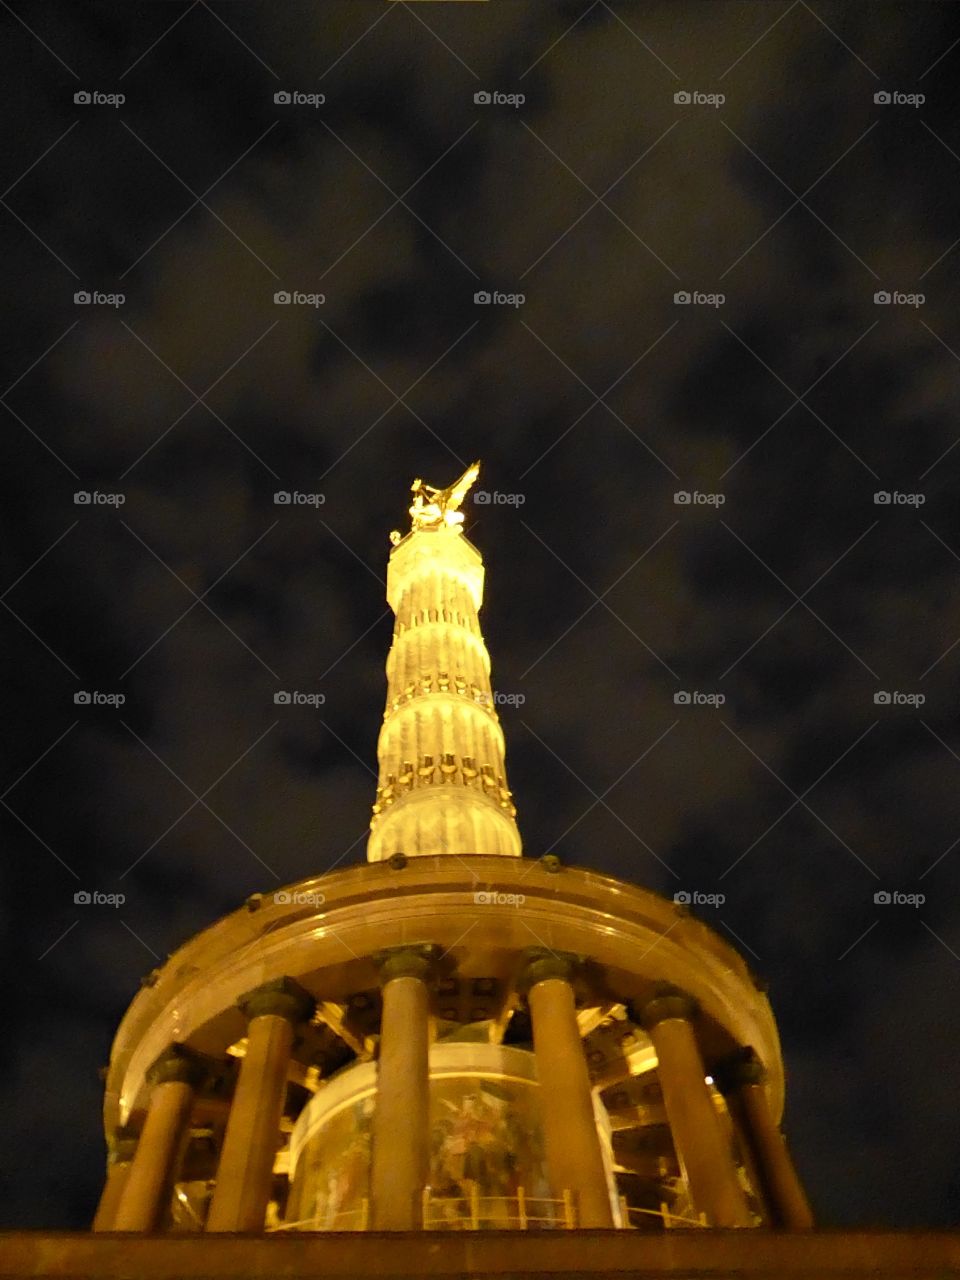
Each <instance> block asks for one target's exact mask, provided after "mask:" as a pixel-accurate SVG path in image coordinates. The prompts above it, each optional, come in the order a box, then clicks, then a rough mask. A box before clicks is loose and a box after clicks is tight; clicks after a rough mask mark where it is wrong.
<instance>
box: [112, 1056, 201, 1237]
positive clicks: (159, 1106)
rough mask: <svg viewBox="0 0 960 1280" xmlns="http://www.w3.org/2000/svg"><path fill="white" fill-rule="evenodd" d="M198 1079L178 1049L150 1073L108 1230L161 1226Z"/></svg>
mask: <svg viewBox="0 0 960 1280" xmlns="http://www.w3.org/2000/svg"><path fill="white" fill-rule="evenodd" d="M203 1076H204V1070H203V1068H202V1066H201V1065H200V1062H199V1060H198V1059H197V1058H196V1057H195V1055H193V1054H191V1053H190V1052H189V1051H188V1050H186V1049H185V1048H183V1047H182V1046H179V1045H175V1046H173V1047H172V1048H171V1049H170V1050H169V1051H168V1052H167V1053H165V1054H163V1055H162V1056H161V1057H160V1058H158V1059H157V1061H156V1062H155V1063H154V1064H153V1066H152V1067H151V1068H150V1071H149V1072H148V1077H147V1078H148V1080H149V1081H150V1083H151V1084H152V1085H153V1092H152V1093H151V1095H150V1106H149V1109H148V1111H147V1118H146V1120H145V1121H144V1125H143V1130H142V1132H141V1134H140V1138H139V1140H138V1142H137V1148H136V1152H135V1153H134V1156H133V1160H132V1162H131V1164H130V1171H129V1173H128V1174H127V1176H126V1179H125V1182H124V1186H123V1190H122V1192H121V1194H120V1197H119V1201H118V1204H117V1208H116V1214H115V1216H114V1220H113V1225H112V1227H111V1228H110V1229H111V1230H113V1231H157V1230H158V1229H159V1227H160V1226H161V1223H162V1220H163V1216H164V1213H165V1211H166V1208H167V1205H168V1203H169V1199H170V1192H171V1187H172V1183H173V1177H174V1173H175V1169H176V1162H177V1158H178V1156H179V1155H180V1152H181V1148H182V1143H183V1140H184V1138H185V1137H186V1132H187V1126H188V1124H189V1123H190V1114H191V1112H192V1110H193V1100H194V1096H195V1091H196V1089H197V1087H198V1085H199V1084H200V1082H201V1081H202V1079H203ZM104 1229H106V1228H104Z"/></svg>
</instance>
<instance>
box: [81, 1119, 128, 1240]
mask: <svg viewBox="0 0 960 1280" xmlns="http://www.w3.org/2000/svg"><path fill="white" fill-rule="evenodd" d="M136 1149H137V1143H136V1139H134V1138H117V1139H116V1141H115V1142H114V1144H113V1146H112V1148H111V1150H110V1155H109V1157H108V1159H107V1176H106V1181H105V1182H104V1184H103V1192H102V1193H101V1196H100V1203H99V1204H98V1205H97V1212H96V1215H95V1216H94V1219H93V1223H92V1225H91V1228H90V1229H91V1231H112V1230H113V1224H114V1221H115V1219H116V1216H117V1208H118V1206H119V1204H120V1197H121V1196H122V1195H123V1189H124V1187H125V1186H126V1185H127V1177H128V1175H129V1173H130V1165H131V1163H132V1161H133V1156H134V1153H135V1151H136Z"/></svg>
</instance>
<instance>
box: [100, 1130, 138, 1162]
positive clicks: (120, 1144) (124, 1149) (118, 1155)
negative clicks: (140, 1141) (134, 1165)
mask: <svg viewBox="0 0 960 1280" xmlns="http://www.w3.org/2000/svg"><path fill="white" fill-rule="evenodd" d="M136 1152H137V1139H136V1138H134V1137H133V1136H132V1135H131V1134H126V1133H123V1134H119V1133H118V1134H117V1136H116V1137H115V1138H114V1140H113V1142H111V1143H110V1149H109V1151H108V1153H107V1164H108V1165H115V1164H129V1162H130V1161H131V1160H132V1159H133V1157H134V1156H135V1155H136Z"/></svg>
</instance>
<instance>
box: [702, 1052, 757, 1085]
mask: <svg viewBox="0 0 960 1280" xmlns="http://www.w3.org/2000/svg"><path fill="white" fill-rule="evenodd" d="M710 1074H711V1075H712V1076H713V1080H714V1083H715V1084H716V1086H717V1088H718V1089H719V1090H720V1092H721V1093H722V1094H728V1093H736V1091H737V1090H738V1089H741V1088H743V1086H744V1085H751V1084H759V1085H762V1084H763V1083H764V1082H765V1081H766V1078H767V1071H766V1068H765V1067H764V1065H763V1063H762V1062H761V1061H760V1059H759V1058H758V1057H757V1055H756V1052H755V1051H754V1049H753V1047H752V1045H747V1046H745V1047H744V1048H741V1049H737V1050H736V1052H735V1053H731V1054H730V1055H729V1056H728V1057H726V1058H722V1059H721V1060H720V1061H719V1062H718V1063H717V1064H716V1065H715V1066H714V1067H712V1068H711V1071H710Z"/></svg>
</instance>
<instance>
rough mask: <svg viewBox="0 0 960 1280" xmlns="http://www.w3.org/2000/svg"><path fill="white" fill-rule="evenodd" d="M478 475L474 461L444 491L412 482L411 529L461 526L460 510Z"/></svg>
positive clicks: (418, 480) (415, 481) (477, 463)
mask: <svg viewBox="0 0 960 1280" xmlns="http://www.w3.org/2000/svg"><path fill="white" fill-rule="evenodd" d="M479 474H480V463H479V462H474V463H472V464H471V465H470V466H469V467H467V469H466V471H465V472H464V473H463V475H462V476H460V478H459V479H458V480H455V481H454V482H453V484H452V485H450V486H449V488H447V489H435V488H434V487H433V485H430V484H424V482H423V481H422V480H420V479H417V480H414V482H413V484H412V485H411V486H410V488H411V490H412V492H413V504H412V505H411V507H410V519H411V520H412V522H413V528H414V529H438V528H440V527H441V526H442V525H450V526H457V525H461V524H463V513H462V512H461V511H460V509H459V508H460V505H461V503H462V502H463V500H464V498H465V497H466V496H467V493H468V492H469V490H470V486H471V485H472V484H473V483H474V481H475V480H476V478H477V476H478V475H479ZM390 540H391V541H392V542H394V541H396V539H394V536H393V534H391V535H390Z"/></svg>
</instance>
